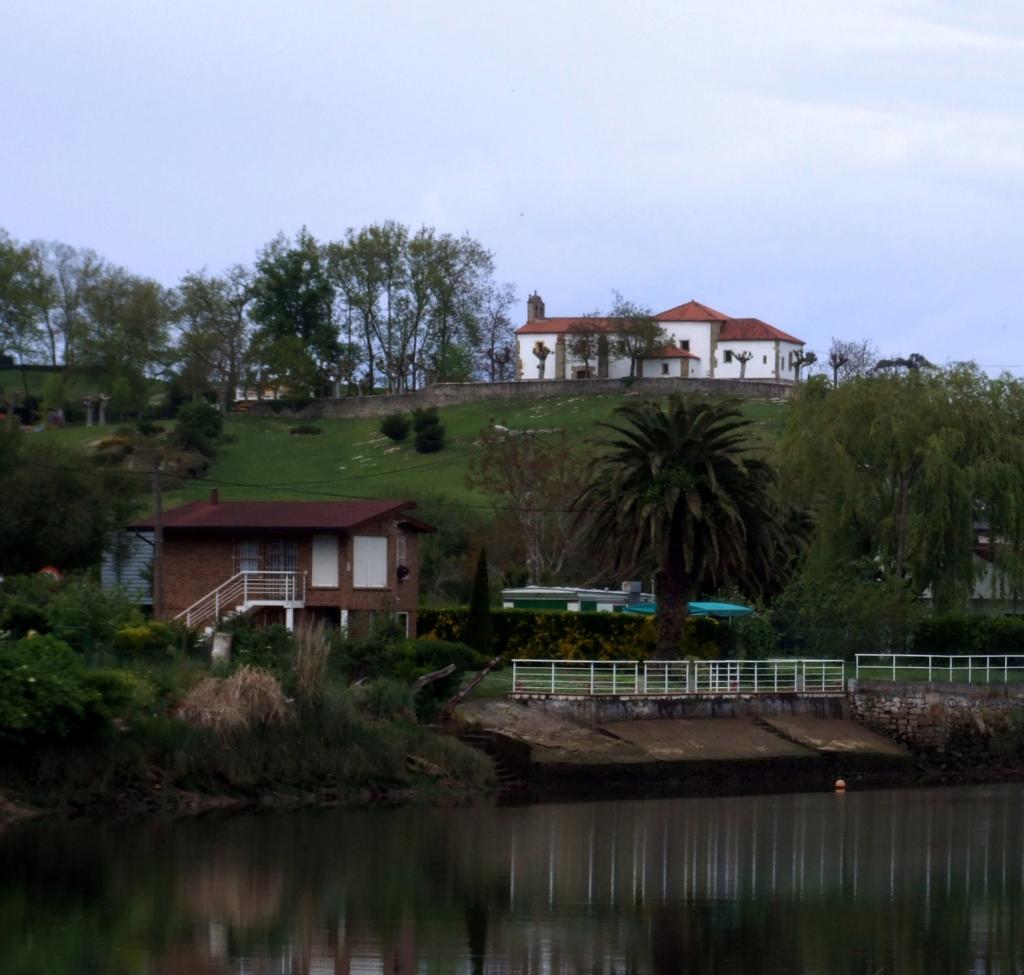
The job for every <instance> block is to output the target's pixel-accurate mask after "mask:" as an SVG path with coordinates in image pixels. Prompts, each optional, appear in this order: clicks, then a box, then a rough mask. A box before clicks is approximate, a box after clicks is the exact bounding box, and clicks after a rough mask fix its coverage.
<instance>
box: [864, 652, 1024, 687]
mask: <svg viewBox="0 0 1024 975" xmlns="http://www.w3.org/2000/svg"><path fill="white" fill-rule="evenodd" d="M856 673H857V679H858V680H860V679H861V678H862V677H863V678H865V679H871V678H872V677H874V678H881V679H882V680H927V681H943V682H946V683H965V684H1009V683H1011V682H1012V681H1024V654H1011V655H997V654H977V653H976V654H970V655H968V654H964V655H962V656H961V655H954V654H923V653H858V654H857V671H856Z"/></svg>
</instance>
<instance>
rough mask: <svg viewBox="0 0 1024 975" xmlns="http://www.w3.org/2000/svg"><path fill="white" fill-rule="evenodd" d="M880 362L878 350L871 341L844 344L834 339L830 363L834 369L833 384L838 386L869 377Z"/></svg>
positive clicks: (829, 355)
mask: <svg viewBox="0 0 1024 975" xmlns="http://www.w3.org/2000/svg"><path fill="white" fill-rule="evenodd" d="M877 362H878V349H876V348H875V346H874V345H873V344H872V343H871V341H870V339H864V340H862V341H860V342H843V341H841V340H840V339H832V345H831V347H830V348H829V353H828V363H829V367H830V368H831V369H832V384H833V385H834V386H838V385H839V383H841V382H846V381H847V380H848V379H855V378H857V377H858V376H867V375H870V373H871V372H872V371H873V370H874V368H875V364H876V363H877Z"/></svg>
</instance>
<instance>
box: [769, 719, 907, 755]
mask: <svg viewBox="0 0 1024 975" xmlns="http://www.w3.org/2000/svg"><path fill="white" fill-rule="evenodd" d="M761 722H762V724H765V725H767V726H768V727H769V728H771V729H773V730H774V731H776V732H777V733H778V734H780V735H783V736H784V737H786V738H787V739H789V740H790V741H792V742H796V743H797V744H799V745H803V746H804V747H805V748H810V749H813V750H814V751H817V752H820V753H822V754H847V755H851V754H860V755H886V756H891V757H894V758H907V759H909V758H910V753H909V752H908V751H907V750H906V749H905V748H903V747H902V746H900V745H898V744H896V742H894V741H893V740H892V739H890V738H886V737H885V736H884V735H879V734H877V733H875V732H874V731H869V730H868V729H867V728H865V727H864V726H863V725H859V724H857V723H856V722H855V721H845V720H842V719H839V718H812V717H808V716H806V715H765V716H764V717H762V718H761Z"/></svg>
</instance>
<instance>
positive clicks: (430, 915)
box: [0, 786, 1024, 975]
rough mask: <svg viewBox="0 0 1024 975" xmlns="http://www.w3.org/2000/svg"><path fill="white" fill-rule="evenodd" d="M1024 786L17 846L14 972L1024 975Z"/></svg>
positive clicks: (128, 833)
mask: <svg viewBox="0 0 1024 975" xmlns="http://www.w3.org/2000/svg"><path fill="white" fill-rule="evenodd" d="M1022 814H1024V787H1022V786H1002V787H998V788H988V789H960V790H954V789H950V790H935V791H903V792H884V793H867V794H859V795H847V796H832V795H824V796H799V795H786V796H773V797H744V798H716V799H708V800H678V799H676V800H645V801H637V802H609V803H580V804H567V805H551V806H531V807H523V808H503V809H494V808H490V807H479V808H473V809H456V810H437V809H403V810H390V811H375V812H356V813H353V812H303V813H288V814H275V815H262V816H255V815H254V816H243V817H233V818H225V819H200V820H192V821H184V822H180V823H156V824H149V825H146V826H142V827H132V828H124V827H96V826H89V825H85V824H76V825H71V826H63V827H62V826H57V825H52V824H32V825H28V826H23V827H19V828H17V829H14V830H11V831H9V832H8V833H6V834H3V835H0V971H2V972H4V973H17V975H21V973H25V975H28V973H36V972H39V973H42V972H47V973H49V972H65V971H66V972H76V973H78V972H93V971H95V972H102V973H114V975H117V973H122V972H123V973H142V972H146V973H154V975H184V973H189V975H204V973H211V975H212V973H247V975H248V973H252V975H262V973H282V975H283V973H288V975H299V973H332V975H336V973H356V972H378V973H382V975H383V973H385V972H387V973H412V972H417V973H449V972H450V973H472V975H479V973H494V975H497V973H577V972H587V973H601V975H605V973H607V975H612V973H622V975H626V973H638V972H656V973H661V972H665V973H668V972H673V973H676V972H701V973H706V972H733V971H735V972H741V971H743V972H748V971H758V972H786V973H793V972H808V973H819V972H820V973H834V972H850V973H858V975H859V973H865V972H881V971H884V972H894V971H923V970H926V969H927V970H928V971H930V972H936V973H942V972H992V973H1008V972H1020V971H1022V970H1024V919H1022V915H1024V843H1022V841H1021V835H1020V832H1021V823H1022Z"/></svg>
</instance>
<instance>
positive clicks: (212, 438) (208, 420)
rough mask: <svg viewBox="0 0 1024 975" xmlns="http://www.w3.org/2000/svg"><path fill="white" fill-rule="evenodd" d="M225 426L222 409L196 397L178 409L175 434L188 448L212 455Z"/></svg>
mask: <svg viewBox="0 0 1024 975" xmlns="http://www.w3.org/2000/svg"><path fill="white" fill-rule="evenodd" d="M223 428H224V417H222V416H221V414H220V411H219V410H218V409H217V408H216V407H215V406H212V405H211V404H210V403H207V402H206V400H203V399H194V400H191V401H190V402H188V403H185V404H184V405H183V406H182V407H181V408H180V409H179V410H178V417H177V422H176V423H175V425H174V434H175V436H176V437H177V440H178V443H179V444H180V445H181V446H182V447H184V448H185V449H186V450H197V451H198V452H199V453H201V454H203V455H204V456H207V457H208V456H210V455H212V454H213V451H214V444H215V443H216V441H217V439H218V438H219V437H220V435H221V432H222V430H223Z"/></svg>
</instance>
